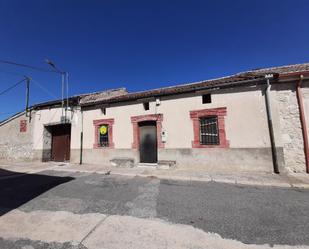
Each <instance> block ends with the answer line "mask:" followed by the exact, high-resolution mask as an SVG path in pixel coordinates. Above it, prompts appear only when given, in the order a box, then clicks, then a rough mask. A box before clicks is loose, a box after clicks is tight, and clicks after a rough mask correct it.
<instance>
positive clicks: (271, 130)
mask: <svg viewBox="0 0 309 249" xmlns="http://www.w3.org/2000/svg"><path fill="white" fill-rule="evenodd" d="M271 78H273V75H272V74H266V75H265V79H266V84H267V87H266V91H265V102H266V112H267V122H268V128H269V137H270V144H271V153H272V159H273V166H274V173H276V174H279V167H278V156H277V149H276V143H275V136H274V127H273V119H272V112H271V106H270V79H271Z"/></svg>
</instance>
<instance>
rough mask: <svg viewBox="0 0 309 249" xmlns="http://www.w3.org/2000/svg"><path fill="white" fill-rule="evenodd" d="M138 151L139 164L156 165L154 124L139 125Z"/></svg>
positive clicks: (155, 131)
mask: <svg viewBox="0 0 309 249" xmlns="http://www.w3.org/2000/svg"><path fill="white" fill-rule="evenodd" d="M139 138H140V139H139V140H140V141H139V143H140V144H139V151H140V162H141V163H156V162H157V160H158V151H157V127H156V123H155V122H144V123H141V124H140V125H139Z"/></svg>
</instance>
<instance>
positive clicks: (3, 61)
mask: <svg viewBox="0 0 309 249" xmlns="http://www.w3.org/2000/svg"><path fill="white" fill-rule="evenodd" d="M0 63H3V64H9V65H14V66H19V67H25V68H29V69H32V70H37V71H41V72H49V73H58V72H57V71H55V70H48V69H45V68H41V67H35V66H31V65H26V64H22V63H17V62H13V61H7V60H0Z"/></svg>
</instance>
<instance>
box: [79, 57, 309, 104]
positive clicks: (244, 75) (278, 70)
mask: <svg viewBox="0 0 309 249" xmlns="http://www.w3.org/2000/svg"><path fill="white" fill-rule="evenodd" d="M305 71H309V63H304V64H295V65H287V66H280V67H271V68H263V69H254V70H250V71H246V72H241V73H237V74H234V75H231V76H227V77H222V78H217V79H211V80H205V81H199V82H194V83H187V84H181V85H176V86H171V87H164V88H158V89H153V90H148V91H142V92H135V93H127V92H126V91H125V90H124V91H120V92H119V93H120V94H115V95H114V96H113V95H112V94H106V91H104V92H101V93H94V94H89V95H86V96H81V98H80V104H81V105H82V106H88V105H94V104H104V103H112V102H118V101H129V100H135V99H139V98H150V97H158V96H164V95H173V94H179V93H188V92H193V91H197V90H203V89H209V88H216V87H222V86H236V85H242V84H244V83H246V82H253V81H258V80H262V79H264V76H265V74H270V73H271V74H275V75H286V74H289V73H296V72H305ZM112 91H113V90H112Z"/></svg>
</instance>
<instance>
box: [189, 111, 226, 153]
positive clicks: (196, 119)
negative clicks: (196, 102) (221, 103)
mask: <svg viewBox="0 0 309 249" xmlns="http://www.w3.org/2000/svg"><path fill="white" fill-rule="evenodd" d="M226 114H227V111H226V107H219V108H212V109H203V110H195V111H190V118H191V119H192V121H193V132H194V140H193V141H192V148H229V146H230V144H229V141H228V140H227V139H226V134H225V121H224V117H225V116H226ZM207 116H209V117H213V116H216V117H217V118H218V129H219V142H220V144H218V145H203V144H201V143H200V118H202V117H207Z"/></svg>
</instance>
